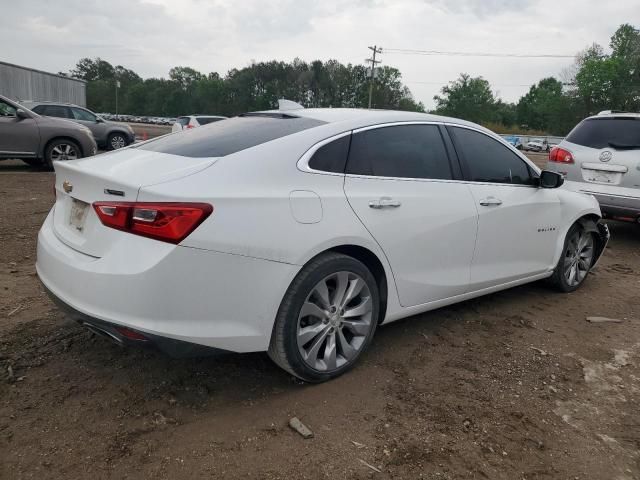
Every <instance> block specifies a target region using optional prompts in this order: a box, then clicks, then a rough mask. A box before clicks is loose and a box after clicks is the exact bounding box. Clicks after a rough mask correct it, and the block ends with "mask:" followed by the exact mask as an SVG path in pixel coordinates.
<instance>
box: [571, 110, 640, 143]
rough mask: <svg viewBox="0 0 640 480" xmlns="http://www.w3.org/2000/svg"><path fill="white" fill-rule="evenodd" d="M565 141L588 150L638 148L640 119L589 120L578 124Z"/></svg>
mask: <svg viewBox="0 0 640 480" xmlns="http://www.w3.org/2000/svg"><path fill="white" fill-rule="evenodd" d="M567 141H568V142H571V143H575V144H577V145H582V146H584V147H590V148H609V147H613V148H616V147H620V148H625V147H627V148H628V147H636V148H637V147H638V146H640V118H628V117H627V118H625V117H613V118H589V119H587V120H583V121H582V122H580V123H579V124H578V125H577V126H576V127H575V128H574V129H573V130H571V133H569V135H568V136H567Z"/></svg>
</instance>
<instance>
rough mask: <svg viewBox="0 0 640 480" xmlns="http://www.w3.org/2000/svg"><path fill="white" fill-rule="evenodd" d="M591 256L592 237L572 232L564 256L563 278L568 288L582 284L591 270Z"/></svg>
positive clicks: (584, 233)
mask: <svg viewBox="0 0 640 480" xmlns="http://www.w3.org/2000/svg"><path fill="white" fill-rule="evenodd" d="M593 254H594V241H593V235H591V234H590V233H588V232H584V231H576V232H574V233H573V235H571V237H570V238H569V241H568V242H567V248H566V250H565V255H564V278H565V280H566V281H567V284H568V285H569V286H571V287H575V286H576V285H579V284H580V283H582V281H583V280H584V278H585V277H586V276H587V273H589V269H590V268H591V263H592V262H593Z"/></svg>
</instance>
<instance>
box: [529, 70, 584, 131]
mask: <svg viewBox="0 0 640 480" xmlns="http://www.w3.org/2000/svg"><path fill="white" fill-rule="evenodd" d="M517 120H518V124H519V125H522V126H526V127H527V128H532V129H535V130H543V131H546V132H549V133H553V134H557V135H562V134H565V133H567V131H568V130H569V129H570V128H571V127H573V126H574V125H575V123H576V122H577V119H576V118H575V115H574V113H573V109H572V107H571V100H570V98H569V97H568V96H567V95H565V93H564V91H563V85H562V83H561V82H560V81H559V80H557V79H555V78H553V77H549V78H544V79H542V80H540V81H539V82H538V83H537V84H535V85H533V86H531V88H530V89H529V92H528V93H527V94H526V95H524V96H523V97H522V98H520V101H519V102H518V105H517Z"/></svg>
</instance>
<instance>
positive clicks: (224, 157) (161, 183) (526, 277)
mask: <svg viewBox="0 0 640 480" xmlns="http://www.w3.org/2000/svg"><path fill="white" fill-rule="evenodd" d="M55 168H56V174H57V175H56V184H55V190H56V195H57V198H56V204H55V206H54V208H53V209H52V210H51V212H50V213H49V216H48V217H47V219H46V221H45V223H44V225H43V226H42V229H41V231H40V233H39V237H38V261H37V271H38V275H39V277H40V279H41V281H42V282H43V284H44V285H45V286H46V288H47V289H48V290H49V291H50V292H51V294H52V296H53V298H54V299H56V300H57V301H58V302H59V303H60V304H61V305H62V306H64V308H65V309H66V310H67V311H68V312H69V313H70V316H71V318H74V319H76V320H78V321H79V322H81V323H82V324H84V325H86V326H87V327H89V328H91V329H92V330H94V331H96V332H99V333H102V334H104V335H106V336H108V337H110V338H111V339H113V340H116V341H117V342H120V343H125V344H141V345H142V344H149V345H151V344H153V345H157V346H159V347H160V348H162V349H165V350H169V351H171V352H172V353H175V354H178V353H181V352H183V351H192V350H193V349H194V348H195V347H198V346H206V347H212V348H214V349H220V350H226V351H234V352H253V351H268V353H269V355H270V357H271V358H272V359H273V360H274V361H275V362H276V363H277V364H278V365H280V366H281V367H282V368H284V369H285V370H287V371H289V372H291V373H292V374H293V375H296V376H298V377H300V378H301V379H304V380H306V381H311V382H318V381H323V380H327V379H329V378H332V377H335V376H337V375H340V374H341V373H343V372H345V371H346V370H348V369H349V368H350V367H352V366H353V365H354V364H355V363H356V361H357V360H358V359H359V358H360V357H361V356H362V353H363V352H364V351H365V349H366V348H367V346H368V345H369V343H370V342H371V340H372V337H373V335H374V333H375V330H376V327H377V326H378V325H379V324H385V323H389V322H393V321H395V320H398V319H400V318H404V317H408V316H411V315H415V314H418V313H421V312H425V311H427V310H433V309H435V308H438V307H442V306H445V305H449V304H453V303H456V302H461V301H464V300H467V299H470V298H473V297H477V296H480V295H485V294H488V293H492V292H496V291H498V290H503V289H506V288H510V287H514V286H516V285H521V284H523V283H527V282H532V281H536V280H541V279H545V278H548V279H550V280H551V281H552V283H554V284H555V285H556V286H557V287H558V288H559V289H560V290H562V291H564V292H570V291H573V290H575V289H576V288H578V287H579V286H580V285H581V284H582V283H583V282H584V280H585V278H586V277H587V274H588V272H589V270H590V269H591V268H592V267H593V266H594V265H595V263H596V261H597V260H598V258H599V257H600V254H601V253H602V251H603V249H604V247H605V245H606V242H607V240H608V237H609V234H608V230H607V228H606V226H604V225H602V224H600V223H599V219H600V209H599V207H598V203H597V202H596V200H595V199H594V198H593V197H592V196H588V195H584V194H580V193H574V192H570V191H568V190H565V189H563V188H556V187H559V186H560V185H561V184H562V181H563V180H562V177H561V176H560V175H559V174H557V173H553V172H546V171H543V172H541V171H540V170H539V169H538V168H537V167H536V166H535V165H534V164H533V163H531V162H530V161H529V160H528V159H527V158H526V157H524V156H523V155H521V154H520V153H519V152H518V151H517V150H516V149H515V148H513V147H511V146H510V145H508V144H507V143H506V142H505V141H503V140H502V139H501V138H500V137H498V136H497V135H495V134H493V133H492V132H490V131H488V130H486V129H484V128H483V127H480V126H478V125H475V124H472V123H469V122H465V121H462V120H456V119H452V118H444V117H439V116H434V115H427V114H420V113H409V112H395V111H375V110H355V109H353V110H351V109H308V110H305V109H302V108H296V107H291V106H290V105H289V106H287V109H284V108H283V109H282V110H278V111H270V112H259V113H252V114H246V115H241V116H239V117H235V118H232V119H229V120H225V121H224V122H217V123H215V124H212V125H209V126H207V127H206V128H197V129H193V130H189V131H186V132H184V134H181V135H169V136H165V137H161V138H158V139H155V140H152V141H149V142H146V143H144V144H140V145H137V146H133V147H129V148H127V149H124V150H120V151H117V152H112V153H107V154H104V155H100V156H97V157H92V158H87V159H81V160H77V161H69V162H57V163H56V166H55Z"/></svg>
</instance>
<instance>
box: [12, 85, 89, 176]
mask: <svg viewBox="0 0 640 480" xmlns="http://www.w3.org/2000/svg"><path fill="white" fill-rule="evenodd" d="M96 150H97V148H96V142H95V140H94V139H93V135H92V134H91V131H90V130H89V129H88V128H86V127H83V126H82V125H78V124H76V123H73V122H69V121H67V120H60V119H58V118H48V117H41V116H40V115H38V114H37V113H34V112H31V111H29V110H27V109H26V108H22V107H21V106H20V105H19V104H17V103H15V102H12V101H11V100H9V99H8V98H5V97H3V96H1V95H0V160H3V159H13V158H16V159H20V160H23V161H24V162H25V163H27V164H28V165H32V166H38V165H42V164H44V165H46V166H47V167H49V168H53V162H55V161H59V160H75V159H77V158H82V157H89V156H91V155H95V154H96Z"/></svg>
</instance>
